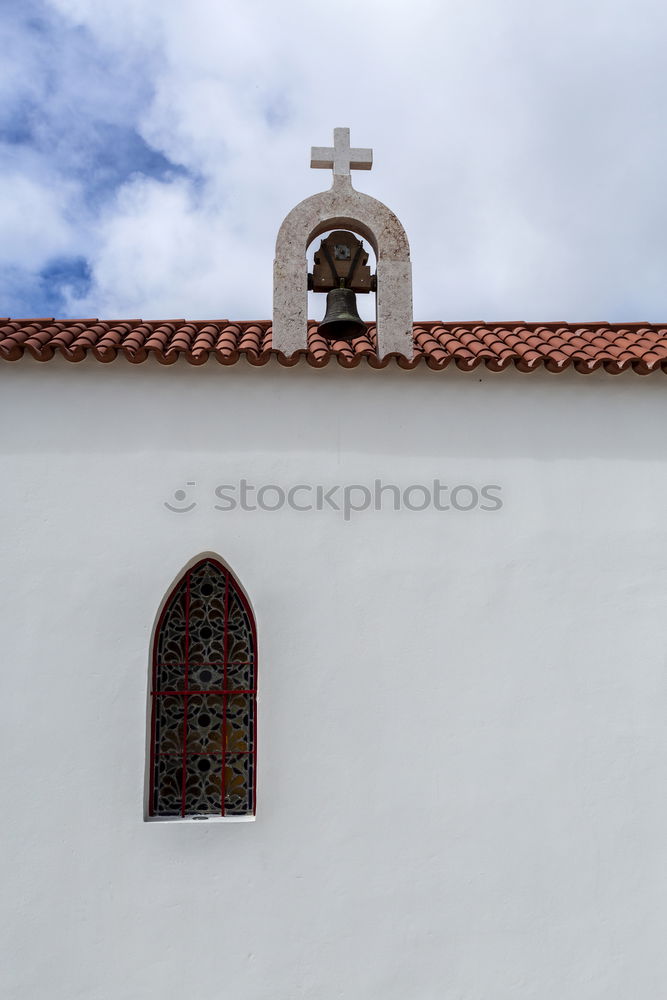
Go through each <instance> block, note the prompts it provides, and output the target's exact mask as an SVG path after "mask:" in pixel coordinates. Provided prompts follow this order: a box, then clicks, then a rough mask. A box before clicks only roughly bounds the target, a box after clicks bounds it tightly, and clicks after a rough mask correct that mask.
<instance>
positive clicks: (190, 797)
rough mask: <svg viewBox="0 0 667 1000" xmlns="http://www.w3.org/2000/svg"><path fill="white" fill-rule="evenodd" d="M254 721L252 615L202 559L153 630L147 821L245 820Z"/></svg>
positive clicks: (236, 590)
mask: <svg viewBox="0 0 667 1000" xmlns="http://www.w3.org/2000/svg"><path fill="white" fill-rule="evenodd" d="M256 715H257V636H256V629H255V621H254V618H253V614H252V611H251V609H250V605H249V604H248V601H247V599H246V597H245V595H244V594H243V592H242V591H241V588H240V587H239V585H238V583H237V581H236V580H235V579H234V576H233V574H232V573H231V572H230V571H229V570H228V569H227V568H226V567H225V566H222V565H221V564H220V563H219V562H217V561H216V560H215V559H209V558H207V559H202V560H201V562H198V563H197V564H196V565H195V566H193V567H192V568H191V569H189V570H188V571H187V572H186V573H185V574H184V575H183V577H182V578H181V579H180V580H179V582H178V583H177V584H176V586H175V587H174V589H173V590H172V592H171V594H170V595H169V598H168V599H167V601H166V603H165V605H164V608H163V610H162V613H161V615H160V619H159V621H158V625H157V628H156V630H155V639H154V643H153V670H152V683H151V761H150V797H149V815H150V816H165V817H166V816H172V817H178V816H215V815H217V816H245V815H253V814H254V812H255V802H256V798H255V788H256V783H255V775H256V752H257V738H256V724H255V723H256Z"/></svg>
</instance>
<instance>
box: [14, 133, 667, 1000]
mask: <svg viewBox="0 0 667 1000" xmlns="http://www.w3.org/2000/svg"><path fill="white" fill-rule="evenodd" d="M311 166H313V167H314V168H317V169H324V170H331V171H332V175H333V180H332V185H331V187H330V188H329V189H327V190H325V191H323V192H321V193H319V194H315V195H313V196H311V197H309V198H306V199H305V200H304V201H303V202H301V203H300V204H298V205H297V206H296V207H295V208H293V209H292V210H291V211H290V212H289V213H288V214H287V216H286V217H285V219H284V221H283V223H282V225H281V226H280V229H279V232H278V234H277V240H276V252H275V264H274V273H273V302H274V306H273V315H272V317H271V318H267V319H266V320H259V321H257V322H249V321H243V322H236V321H234V320H233V319H206V318H205V319H203V320H197V321H187V320H185V319H158V320H156V321H146V322H145V321H143V320H141V319H121V320H118V319H114V318H109V319H67V320H56V319H52V318H42V319H11V318H5V319H0V392H1V398H2V405H3V418H4V434H3V447H2V497H3V502H2V510H3V514H4V529H3V532H2V567H3V600H2V612H1V618H2V635H3V640H4V641H3V646H4V671H3V685H2V687H3V695H2V710H3V718H4V721H3V725H2V738H3V745H4V753H3V757H4V761H5V793H4V794H5V813H6V822H5V849H4V852H3V854H4V860H5V874H4V879H3V900H4V903H3V907H2V909H3V914H4V924H5V926H4V938H5V946H6V958H5V962H4V966H5V969H4V972H3V974H2V982H3V986H2V995H3V996H4V997H6V998H7V1000H10V998H11V1000H38V998H44V1000H47V998H48V1000H73V998H81V1000H139V998H141V1000H162V998H169V1000H171V998H174V1000H176V998H180V997H192V998H196V1000H214V998H215V1000H221V998H230V1000H231V998H234V1000H237V998H238V1000H298V998H303V1000H339V998H345V1000H348V998H349V1000H444V998H447V1000H520V998H525V1000H535V998H539V1000H594V998H596V1000H597V998H602V997H604V998H605V1000H609V998H619V1000H620V998H626V997H627V998H631V997H637V998H649V997H650V998H655V997H659V996H661V995H662V992H663V990H664V986H663V982H664V979H665V975H666V974H667V967H666V963H665V959H664V957H663V953H664V929H665V926H667V902H666V900H667V892H666V889H667V865H666V863H665V846H664V844H665V833H666V826H667V805H666V804H665V786H666V784H667V782H666V780H665V765H666V762H667V726H666V725H665V712H666V709H667V618H666V616H665V613H664V609H665V608H667V517H666V511H667V461H666V458H667V443H666V442H667V435H666V433H665V428H666V427H667V381H665V374H667V324H664V325H659V324H658V325H656V324H650V323H643V322H637V323H625V324H613V323H607V322H582V323H577V322H552V321H548V322H547V321H545V322H523V321H512V322H509V321H495V320H492V321H476V320H475V321H472V320H471V321H452V320H448V319H445V320H432V319H431V320H428V321H418V320H417V321H416V320H415V319H414V317H413V300H412V265H411V260H410V249H409V240H408V234H406V232H405V229H404V228H403V226H402V224H401V222H400V221H399V218H398V216H397V215H396V214H394V212H393V211H392V210H390V209H389V208H388V207H387V206H385V205H384V204H382V203H381V202H379V201H377V200H376V199H374V198H372V197H371V196H369V195H367V194H365V193H362V192H360V191H358V190H357V189H356V188H355V187H353V185H352V173H351V171H352V170H355V171H359V170H369V169H370V168H371V166H372V153H371V150H369V149H364V148H356V147H352V146H351V145H350V135H349V130H348V129H342V128H341V129H335V130H334V143H333V146H331V147H314V148H313V150H312V155H311ZM309 253H310V254H311V257H309ZM313 253H314V257H312V254H313ZM311 259H312V264H311V263H310V261H311ZM266 280H267V283H268V282H269V281H270V280H271V276H270V275H267V276H266ZM318 293H319V294H318ZM309 295H310V300H309ZM325 295H326V299H325ZM357 296H359V297H361V296H364V297H365V299H366V301H370V302H374V303H375V319H374V320H373V321H372V322H368V323H366V322H364V321H363V320H362V319H361V318H360V316H359V312H358V309H357ZM309 301H310V303H311V306H310V308H311V310H312V309H313V302H314V303H315V306H314V307H315V308H316V309H318V310H319V312H318V315H319V316H323V319H321V320H319V321H318V320H315V319H312V318H309V316H308V312H309ZM223 307H224V303H223ZM443 313H446V303H443Z"/></svg>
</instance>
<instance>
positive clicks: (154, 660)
mask: <svg viewBox="0 0 667 1000" xmlns="http://www.w3.org/2000/svg"><path fill="white" fill-rule="evenodd" d="M205 563H209V564H212V565H213V566H215V567H216V569H218V570H219V572H220V573H221V574H222V575H223V576H224V580H225V597H224V623H223V628H224V640H223V641H224V656H223V671H224V682H223V687H222V688H210V689H204V690H203V689H201V688H197V689H192V690H190V688H189V686H188V679H189V666H190V664H189V646H190V580H191V577H192V574H193V573H194V572H196V571H197V570H198V569H199V567H201V566H203V565H204V564H205ZM184 581H185V587H186V589H185V662H184V664H183V666H184V669H185V685H184V687H183V688H182V689H178V690H175V691H160V690H159V689H158V688H157V671H158V645H159V639H160V633H161V629H162V625H163V622H164V618H165V615H166V614H167V612H168V610H169V608H170V607H171V603H172V600H173V599H174V597H175V595H176V592H177V591H178V589H179V588H180V587H181V585H182V584H183V582H184ZM230 589H233V591H234V593H235V595H236V596H237V597H238V599H239V600H240V601H241V603H242V605H243V607H244V609H245V612H246V614H247V615H248V621H249V622H250V629H251V635H252V658H253V686H252V687H251V688H247V689H237V688H235V689H233V690H231V689H229V690H228V689H227V666H228V662H229V661H228V652H227V646H228V636H229V633H228V628H227V624H228V608H229V594H230ZM200 665H201V664H200ZM205 694H215V695H222V701H223V711H222V759H221V776H220V781H221V801H220V805H221V809H220V815H221V816H224V815H225V756H226V742H227V699H228V697H229V695H239V694H248V695H252V697H253V716H252V750H250V751H248V754H249V756H251V758H252V760H251V762H250V769H251V775H252V813H234V814H233V815H235V816H242V815H246V816H247V815H252V816H254V815H255V813H256V808H257V626H256V623H255V616H254V614H253V611H252V608H251V607H250V602H249V601H248V599H247V597H246V596H245V594H244V593H243V590H242V588H241V586H240V584H239V582H238V580H237V579H236V578H235V576H234V574H233V573H232V572H231V570H229V569H228V568H227V567H226V566H224V565H223V564H222V563H221V562H220V561H219V560H218V559H214V558H213V557H211V556H206V557H205V558H203V559H200V560H199V561H198V562H197V563H195V564H193V565H192V566H190V567H189V568H188V569H187V570H186V571H185V573H184V574H183V575H182V576H180V577H179V578H178V580H177V581H176V583H175V584H174V586H173V587H172V589H171V590H170V592H169V594H168V596H167V599H166V600H165V602H164V604H163V606H162V610H161V612H160V616H159V618H158V621H157V625H156V627H155V633H154V636H153V648H152V654H151V691H150V698H151V745H150V783H149V798H148V815H149V816H150V817H155V816H158V817H159V816H160V814H159V813H156V812H155V762H156V761H155V758H156V756H157V752H158V751H157V745H156V742H157V741H156V735H155V727H156V715H157V713H156V708H157V698H158V697H160V696H161V695H179V696H182V698H183V751H182V758H183V763H182V772H181V811H180V818H185V817H186V816H187V815H189V813H188V812H187V811H186V781H185V776H186V766H187V759H188V752H187V726H188V698H189V696H190V695H205ZM235 752H237V751H235ZM198 815H200V814H198ZM207 815H214V814H207ZM164 818H165V819H176V818H178V817H176V816H166V815H165V816H164Z"/></svg>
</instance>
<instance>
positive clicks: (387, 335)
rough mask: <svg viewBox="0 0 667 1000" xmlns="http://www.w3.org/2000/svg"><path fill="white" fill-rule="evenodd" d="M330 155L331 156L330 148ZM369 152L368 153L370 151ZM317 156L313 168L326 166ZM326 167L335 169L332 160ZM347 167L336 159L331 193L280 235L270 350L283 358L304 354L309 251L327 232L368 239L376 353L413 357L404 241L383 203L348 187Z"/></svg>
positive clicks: (305, 208)
mask: <svg viewBox="0 0 667 1000" xmlns="http://www.w3.org/2000/svg"><path fill="white" fill-rule="evenodd" d="M341 133H342V134H343V139H347V151H348V153H349V152H350V150H349V129H336V130H335V132H334V137H335V141H336V147H335V149H336V152H338V143H339V138H340V134H341ZM318 152H320V153H322V152H326V151H325V150H318ZM328 152H330V153H331V154H333V153H334V150H333V149H331V150H329V151H328ZM352 152H355V151H352ZM358 152H363V151H361V150H359V151H358ZM367 152H368V153H369V155H370V150H368V151H367ZM315 153H316V150H315V149H314V150H313V161H312V165H317V166H321V165H324V164H323V163H321V162H317V163H315ZM332 160H333V155H332ZM326 165H332V166H334V164H333V162H332V163H331V164H326ZM351 165H352V166H355V164H354V163H353V164H351ZM343 166H344V167H345V164H344V165H343ZM346 166H347V170H345V169H343V170H342V171H341V172H338V171H337V169H336V167H339V161H338V160H336V164H335V166H334V177H333V184H332V186H331V188H330V190H329V191H322V192H321V193H319V194H314V195H312V196H311V197H310V198H305V199H304V201H302V202H300V203H299V204H298V205H296V206H295V208H293V209H292V211H291V212H290V213H289V214H288V215H287V216H286V218H285V220H284V222H283V224H282V225H281V227H280V230H279V231H278V237H277V239H276V256H275V260H274V264H273V347H274V349H275V350H278V351H281V352H282V353H283V354H286V355H291V354H294V353H295V351H305V350H307V348H308V340H307V329H308V326H307V321H308V261H307V257H306V254H307V251H308V247H309V246H310V244H311V243H312V242H313V240H314V239H316V238H317V237H318V236H320V235H321V234H322V233H325V232H327V231H328V230H330V229H347V230H350V231H352V232H353V233H355V234H356V235H357V236H361V237H362V238H363V239H366V240H368V242H369V243H370V245H371V246H372V248H373V250H374V251H375V256H376V259H377V291H376V323H377V339H378V355H379V356H380V357H385V356H386V355H387V354H400V355H402V356H403V357H406V358H412V355H413V351H414V346H413V339H412V268H411V264H410V246H409V244H408V238H407V236H406V233H405V230H404V228H403V226H402V225H401V223H400V222H399V220H398V218H397V217H396V216H395V215H394V213H393V212H392V211H390V209H388V208H387V206H386V205H383V204H382V202H381V201H378V200H377V199H376V198H371V197H370V195H367V194H363V193H362V192H361V191H355V189H354V188H353V187H352V183H351V180H350V174H349V167H350V163H349V156H348V162H347V165H346Z"/></svg>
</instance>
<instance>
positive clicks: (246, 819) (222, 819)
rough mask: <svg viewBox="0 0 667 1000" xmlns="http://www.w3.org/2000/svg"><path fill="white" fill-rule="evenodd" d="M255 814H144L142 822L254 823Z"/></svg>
mask: <svg viewBox="0 0 667 1000" xmlns="http://www.w3.org/2000/svg"><path fill="white" fill-rule="evenodd" d="M256 819H257V817H256V816H145V817H144V823H254V822H255V820H256Z"/></svg>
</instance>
